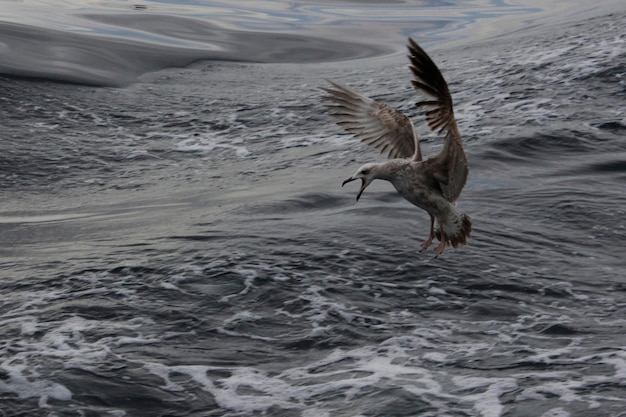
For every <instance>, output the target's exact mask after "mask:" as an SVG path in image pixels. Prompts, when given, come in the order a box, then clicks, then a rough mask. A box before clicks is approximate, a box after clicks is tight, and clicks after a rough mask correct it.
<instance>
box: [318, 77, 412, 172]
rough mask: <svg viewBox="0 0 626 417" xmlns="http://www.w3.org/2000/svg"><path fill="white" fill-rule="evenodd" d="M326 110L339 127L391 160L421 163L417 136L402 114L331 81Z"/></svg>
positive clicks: (327, 90) (325, 89)
mask: <svg viewBox="0 0 626 417" xmlns="http://www.w3.org/2000/svg"><path fill="white" fill-rule="evenodd" d="M329 83H331V84H332V85H333V87H334V88H324V87H322V90H324V91H326V92H327V93H329V94H330V95H328V96H323V98H324V99H325V100H327V102H328V103H327V104H325V106H326V107H327V108H328V109H329V110H330V111H331V113H330V114H331V115H332V116H334V117H336V118H337V119H339V120H338V121H337V124H338V125H340V126H343V127H344V128H345V129H346V130H347V131H348V132H350V133H352V134H354V136H355V137H357V138H358V139H360V140H361V142H364V143H366V144H368V145H370V146H372V147H373V148H375V149H378V150H379V151H380V153H382V154H387V157H388V158H413V159H414V160H416V161H421V160H422V153H421V151H420V147H419V142H418V139H417V133H416V132H415V128H414V127H413V123H412V122H411V120H410V119H409V118H408V117H407V116H406V115H404V114H403V113H402V112H400V111H399V110H396V109H394V108H393V107H390V106H389V105H387V104H384V103H379V102H377V101H374V100H372V99H371V98H369V97H366V96H364V95H362V94H359V93H357V92H356V91H354V90H352V89H350V88H348V87H345V86H343V85H341V84H337V83H335V82H333V81H329Z"/></svg>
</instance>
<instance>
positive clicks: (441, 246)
mask: <svg viewBox="0 0 626 417" xmlns="http://www.w3.org/2000/svg"><path fill="white" fill-rule="evenodd" d="M439 232H440V233H441V242H439V246H437V249H435V258H436V257H437V256H439V255H441V254H442V253H443V250H444V249H445V248H446V243H447V242H448V238H447V237H446V235H445V234H444V233H443V228H441V230H440V231H439Z"/></svg>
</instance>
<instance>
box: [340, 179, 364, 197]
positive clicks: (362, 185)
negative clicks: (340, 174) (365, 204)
mask: <svg viewBox="0 0 626 417" xmlns="http://www.w3.org/2000/svg"><path fill="white" fill-rule="evenodd" d="M354 180H358V178H353V177H350V178H348V179H347V180H345V181H344V182H343V184H341V186H342V187H343V186H344V185H346V184H347V183H349V182H351V181H354ZM365 187H366V185H365V180H364V179H363V178H361V189H360V190H359V193H358V194H357V195H356V201H359V198H361V194H363V191H364V190H365Z"/></svg>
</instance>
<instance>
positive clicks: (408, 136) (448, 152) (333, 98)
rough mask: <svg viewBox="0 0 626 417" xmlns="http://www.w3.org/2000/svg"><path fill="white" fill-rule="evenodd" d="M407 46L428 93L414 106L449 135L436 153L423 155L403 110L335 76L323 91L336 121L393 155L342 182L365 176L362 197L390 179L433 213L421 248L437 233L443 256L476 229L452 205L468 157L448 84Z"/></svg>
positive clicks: (419, 86) (416, 82)
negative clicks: (371, 186) (378, 182)
mask: <svg viewBox="0 0 626 417" xmlns="http://www.w3.org/2000/svg"><path fill="white" fill-rule="evenodd" d="M408 48H409V60H410V61H411V66H410V69H411V72H412V73H413V79H412V81H411V83H412V84H413V86H414V87H415V89H416V90H417V91H419V92H420V93H421V94H422V95H423V96H425V98H426V100H424V101H420V102H418V103H416V105H417V106H418V107H420V108H424V109H426V114H425V116H426V121H427V123H428V126H429V127H430V128H431V129H432V130H433V131H436V132H437V133H440V134H445V136H444V146H443V148H442V149H441V151H440V152H439V153H437V154H436V155H433V156H431V157H429V158H427V159H423V157H422V152H421V149H420V146H419V140H418V137H417V133H416V132H415V128H414V126H413V123H412V122H411V120H410V119H409V118H408V117H407V116H406V115H404V114H403V113H402V112H400V111H399V110H397V109H394V108H392V107H391V106H389V105H387V104H385V103H379V102H377V101H375V100H372V99H370V98H368V97H366V96H364V95H362V94H360V93H357V92H356V91H354V90H352V89H350V88H348V87H345V86H342V85H340V84H338V83H335V82H333V81H329V82H330V83H331V84H332V86H333V88H322V89H323V90H324V91H326V92H327V93H328V94H329V95H326V96H324V99H325V100H326V101H327V104H326V107H327V108H328V109H329V110H330V112H331V113H330V114H331V115H332V116H333V117H336V118H337V119H338V121H337V124H339V125H341V126H343V127H344V128H345V129H346V130H347V131H348V132H351V133H353V134H354V136H355V137H357V138H358V139H360V140H361V141H362V142H364V143H366V144H368V145H370V146H372V147H373V148H375V149H377V150H379V151H380V152H381V153H383V154H387V156H388V158H390V159H389V160H388V161H386V162H382V163H369V164H365V165H363V166H362V167H360V168H359V169H358V170H357V172H356V173H355V174H354V175H353V176H352V177H350V178H348V179H347V180H346V181H344V185H345V184H346V183H348V182H350V181H354V180H357V179H360V180H361V189H360V190H359V193H358V194H357V200H358V199H359V198H360V197H361V194H362V193H363V191H364V190H365V188H366V187H367V186H368V185H369V184H370V183H371V182H372V181H373V180H375V179H382V180H386V181H389V182H391V183H392V184H393V186H394V187H395V188H396V190H397V191H398V192H399V193H400V194H401V195H402V196H403V197H404V198H405V199H407V200H408V201H409V202H411V203H412V204H414V205H416V206H417V207H420V208H421V209H423V210H426V211H427V212H428V213H429V215H430V219H431V227H430V234H429V237H428V239H427V240H426V242H424V244H423V245H422V250H424V249H426V248H427V247H428V246H430V244H431V243H432V241H433V239H435V238H437V239H438V240H440V244H439V245H438V246H437V248H436V250H435V252H436V254H437V255H440V254H441V253H442V252H443V250H444V248H445V246H446V245H450V246H452V247H454V248H457V247H459V246H463V245H465V244H466V243H467V239H468V238H469V236H470V233H471V231H472V223H471V220H470V218H469V217H468V216H467V215H466V214H464V213H461V212H459V211H458V210H457V209H456V208H455V206H454V203H455V202H456V200H457V199H458V197H459V195H460V194H461V191H462V190H463V187H464V186H465V183H466V182H467V175H468V167H467V159H466V157H465V152H464V151H463V143H462V140H461V135H460V133H459V130H458V127H457V124H456V119H455V118H454V110H453V104H452V97H451V95H450V92H449V89H448V84H447V83H446V81H445V79H444V78H443V75H442V74H441V72H440V71H439V69H438V68H437V66H436V65H435V63H434V62H433V61H432V59H430V57H429V56H428V55H427V54H426V52H425V51H424V50H423V49H422V48H421V47H420V46H419V45H418V44H417V43H415V41H413V39H410V38H409V46H408Z"/></svg>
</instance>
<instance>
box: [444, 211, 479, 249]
mask: <svg viewBox="0 0 626 417" xmlns="http://www.w3.org/2000/svg"><path fill="white" fill-rule="evenodd" d="M442 228H443V232H444V234H445V236H446V240H447V242H446V244H447V245H451V246H452V247H453V248H455V249H456V248H458V247H459V246H463V245H465V244H466V243H467V239H468V238H469V237H470V234H471V233H472V221H471V219H470V218H469V216H468V215H467V214H465V213H461V212H459V211H457V210H453V211H452V213H451V214H450V215H448V216H445V217H444V218H439V219H437V228H436V229H435V236H436V237H437V239H438V240H439V241H441V229H442Z"/></svg>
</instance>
